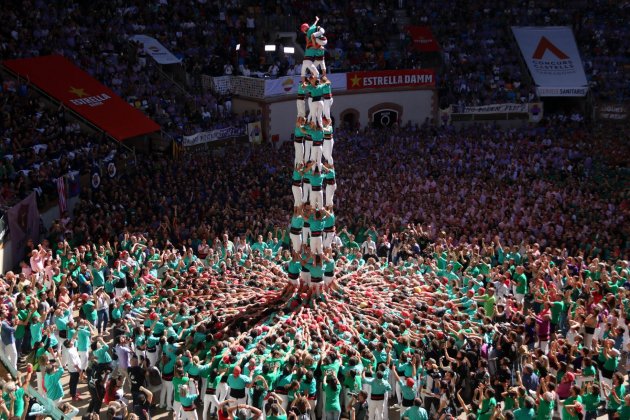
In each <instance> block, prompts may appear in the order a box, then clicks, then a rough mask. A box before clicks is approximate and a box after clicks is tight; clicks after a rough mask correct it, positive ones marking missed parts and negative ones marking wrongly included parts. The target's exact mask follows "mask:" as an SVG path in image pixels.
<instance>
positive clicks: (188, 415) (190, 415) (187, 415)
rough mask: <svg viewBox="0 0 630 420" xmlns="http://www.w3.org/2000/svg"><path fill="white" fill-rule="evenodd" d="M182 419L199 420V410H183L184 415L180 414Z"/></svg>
mask: <svg viewBox="0 0 630 420" xmlns="http://www.w3.org/2000/svg"><path fill="white" fill-rule="evenodd" d="M180 418H181V420H198V418H199V417H197V410H193V411H184V410H182V415H181V416H180Z"/></svg>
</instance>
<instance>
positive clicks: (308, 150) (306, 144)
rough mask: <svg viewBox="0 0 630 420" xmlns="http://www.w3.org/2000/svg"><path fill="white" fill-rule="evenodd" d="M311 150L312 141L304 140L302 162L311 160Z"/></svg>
mask: <svg viewBox="0 0 630 420" xmlns="http://www.w3.org/2000/svg"><path fill="white" fill-rule="evenodd" d="M312 149H313V140H304V162H308V161H310V160H311V150H312Z"/></svg>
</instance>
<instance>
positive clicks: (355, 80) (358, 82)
mask: <svg viewBox="0 0 630 420" xmlns="http://www.w3.org/2000/svg"><path fill="white" fill-rule="evenodd" d="M350 81H351V82H352V87H359V86H361V78H360V77H359V76H357V75H356V74H355V75H354V77H353V78H352V79H350Z"/></svg>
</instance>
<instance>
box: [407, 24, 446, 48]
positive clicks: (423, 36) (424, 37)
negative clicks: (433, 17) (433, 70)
mask: <svg viewBox="0 0 630 420" xmlns="http://www.w3.org/2000/svg"><path fill="white" fill-rule="evenodd" d="M407 33H408V34H409V36H410V37H411V41H412V47H413V49H415V50H416V51H422V52H435V51H440V44H438V42H437V41H436V40H435V38H434V37H433V32H431V28H429V27H428V26H407Z"/></svg>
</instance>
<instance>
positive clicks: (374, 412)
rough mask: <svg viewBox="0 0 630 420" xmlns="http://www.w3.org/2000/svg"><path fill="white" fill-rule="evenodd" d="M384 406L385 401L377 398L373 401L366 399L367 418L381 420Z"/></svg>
mask: <svg viewBox="0 0 630 420" xmlns="http://www.w3.org/2000/svg"><path fill="white" fill-rule="evenodd" d="M384 408H385V401H384V400H378V401H373V400H372V399H371V398H370V399H368V414H369V417H368V419H369V420H383V411H384Z"/></svg>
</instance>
